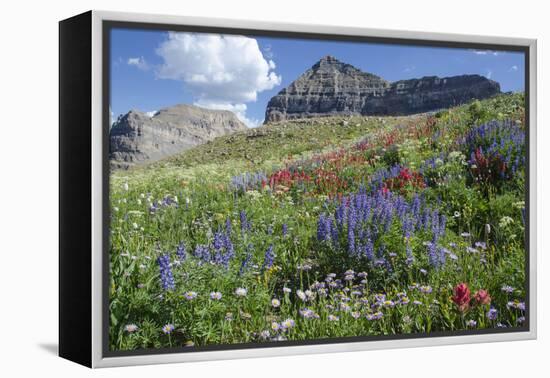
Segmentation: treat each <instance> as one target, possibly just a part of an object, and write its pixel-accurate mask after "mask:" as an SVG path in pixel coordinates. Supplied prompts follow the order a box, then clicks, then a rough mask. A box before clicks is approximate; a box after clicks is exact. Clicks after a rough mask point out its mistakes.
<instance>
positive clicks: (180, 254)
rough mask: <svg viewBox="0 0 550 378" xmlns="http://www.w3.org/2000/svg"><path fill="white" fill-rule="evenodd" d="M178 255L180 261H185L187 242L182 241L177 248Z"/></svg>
mask: <svg viewBox="0 0 550 378" xmlns="http://www.w3.org/2000/svg"><path fill="white" fill-rule="evenodd" d="M176 256H177V257H178V259H179V260H180V261H185V259H186V258H187V253H186V252H185V243H184V242H181V243H180V244H179V245H178V247H177V248H176Z"/></svg>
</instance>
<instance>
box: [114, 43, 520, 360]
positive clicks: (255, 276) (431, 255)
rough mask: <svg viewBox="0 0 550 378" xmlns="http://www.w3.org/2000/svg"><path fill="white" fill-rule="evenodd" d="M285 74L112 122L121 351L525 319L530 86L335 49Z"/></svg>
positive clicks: (469, 327) (507, 325) (501, 324)
mask: <svg viewBox="0 0 550 378" xmlns="http://www.w3.org/2000/svg"><path fill="white" fill-rule="evenodd" d="M472 55H474V54H472ZM487 59H488V58H487ZM312 63H313V62H312ZM129 64H130V63H129ZM270 66H271V64H270ZM274 66H275V65H274V64H273V67H274ZM277 91H278V92H276V95H275V96H273V97H272V98H271V100H269V99H268V100H269V102H267V100H266V104H264V105H265V106H266V110H265V114H266V116H265V123H264V124H262V125H259V126H257V127H252V128H251V127H247V126H249V125H248V124H247V123H246V122H245V121H244V120H243V117H241V116H240V114H239V113H238V112H237V113H234V112H232V111H231V109H221V108H220V109H214V108H209V107H204V106H201V104H197V103H195V104H194V105H191V104H188V105H177V106H173V107H169V108H164V109H161V110H159V111H156V112H155V113H154V114H145V112H140V111H131V112H129V113H127V114H125V115H122V116H120V117H118V119H117V120H116V121H115V122H114V123H113V125H112V127H111V130H110V135H111V137H110V139H111V145H110V158H111V174H110V178H109V187H110V191H109V202H110V214H109V223H110V229H109V230H110V235H109V238H110V240H109V251H108V256H109V259H110V262H109V293H108V296H109V298H108V301H109V303H108V306H109V348H110V350H112V351H128V350H139V349H152V348H154V349H158V348H171V347H173V348H175V347H178V348H180V347H181V348H191V349H193V348H198V349H201V348H208V347H209V346H213V345H229V344H242V343H258V345H263V343H276V342H278V343H280V344H281V345H284V344H285V341H321V342H322V341H325V342H326V341H330V340H334V339H339V338H344V337H346V338H347V337H359V338H358V339H361V340H366V339H368V337H384V336H395V335H407V334H414V335H418V336H430V335H447V334H448V335H452V334H454V333H455V332H466V333H468V332H471V333H475V332H481V331H486V330H494V331H495V332H497V331H498V332H500V331H503V332H504V331H506V330H510V329H516V328H520V327H524V326H525V325H526V322H527V321H526V310H527V309H526V305H525V300H526V294H527V293H526V238H525V235H526V213H525V208H526V203H525V199H526V180H527V178H526V169H527V165H526V124H525V121H526V120H525V96H524V93H523V91H521V90H520V91H515V92H505V93H504V92H501V91H500V87H499V84H498V83H496V82H494V81H492V80H489V79H487V78H485V77H482V76H478V75H462V74H461V75H459V76H454V77H447V78H439V77H435V76H434V77H422V78H421V79H408V80H401V81H392V82H390V81H386V80H384V79H382V78H381V77H378V76H376V75H372V74H368V73H365V72H362V71H361V70H360V69H357V68H355V67H353V66H351V65H349V64H345V63H341V62H340V61H338V60H337V59H336V58H333V57H332V56H327V57H325V58H322V59H321V60H320V61H319V62H318V63H316V64H315V65H313V66H312V67H311V68H310V69H309V70H307V71H306V72H305V73H304V74H303V75H302V76H300V77H298V79H296V80H295V81H293V82H292V83H291V84H290V85H289V86H287V87H286V88H285V89H282V90H281V88H278V89H277Z"/></svg>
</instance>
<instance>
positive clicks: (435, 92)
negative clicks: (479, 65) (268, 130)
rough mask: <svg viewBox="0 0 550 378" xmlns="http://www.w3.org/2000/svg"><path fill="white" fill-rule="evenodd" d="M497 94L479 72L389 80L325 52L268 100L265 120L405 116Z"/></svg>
mask: <svg viewBox="0 0 550 378" xmlns="http://www.w3.org/2000/svg"><path fill="white" fill-rule="evenodd" d="M499 93H501V92H500V85H499V84H498V83H497V82H495V81H493V80H490V79H487V78H485V77H483V76H480V75H458V76H451V77H443V78H440V77H437V76H424V77H422V78H418V79H408V80H398V81H394V82H389V81H387V80H385V79H383V78H382V77H380V76H377V75H374V74H372V73H368V72H364V71H362V70H360V69H358V68H356V67H354V66H353V65H351V64H348V63H344V62H341V61H339V60H338V59H336V58H335V57H333V56H330V55H327V56H324V57H323V58H321V59H320V60H319V61H318V62H316V63H315V64H314V65H313V66H312V67H311V68H309V69H308V70H306V71H305V72H304V73H303V74H302V75H300V76H299V77H298V78H297V79H296V80H294V81H293V82H292V83H291V84H290V85H288V86H287V87H286V88H283V89H282V90H281V91H280V92H279V93H278V94H277V95H275V96H274V97H272V98H271V99H270V101H269V102H268V104H267V108H266V113H265V123H270V122H277V121H283V120H286V119H294V118H309V117H318V116H326V115H365V116H368V115H409V114H415V113H423V112H427V111H433V110H437V109H441V108H448V107H451V106H457V105H461V104H463V103H466V102H468V101H471V100H473V99H485V98H488V97H492V96H494V95H496V94H499Z"/></svg>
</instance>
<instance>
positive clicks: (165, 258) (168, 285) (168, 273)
mask: <svg viewBox="0 0 550 378" xmlns="http://www.w3.org/2000/svg"><path fill="white" fill-rule="evenodd" d="M157 264H158V266H159V271H160V282H161V284H162V288H163V289H164V290H174V289H175V287H176V284H175V282H174V276H173V274H172V268H171V266H170V256H169V255H168V254H163V255H160V256H159V257H158V258H157Z"/></svg>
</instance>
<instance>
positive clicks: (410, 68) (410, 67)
mask: <svg viewBox="0 0 550 378" xmlns="http://www.w3.org/2000/svg"><path fill="white" fill-rule="evenodd" d="M414 70H416V66H408V67H405V68H404V69H403V72H412V71H414Z"/></svg>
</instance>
